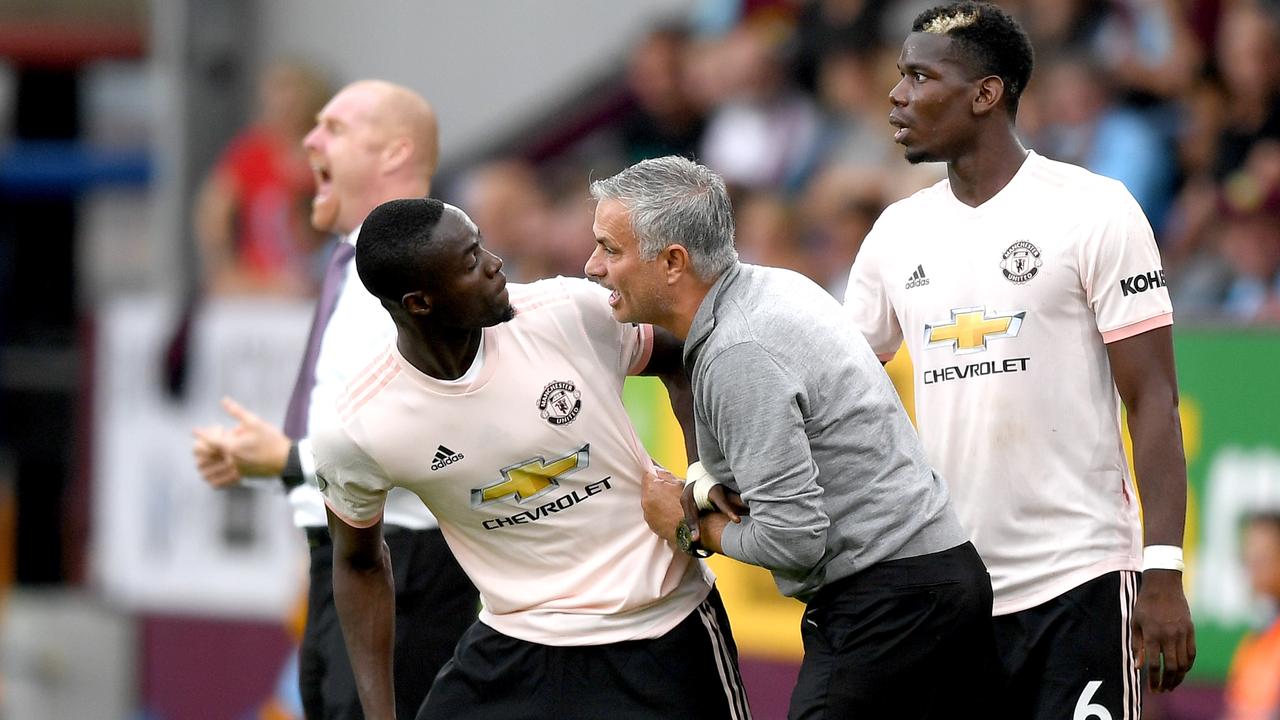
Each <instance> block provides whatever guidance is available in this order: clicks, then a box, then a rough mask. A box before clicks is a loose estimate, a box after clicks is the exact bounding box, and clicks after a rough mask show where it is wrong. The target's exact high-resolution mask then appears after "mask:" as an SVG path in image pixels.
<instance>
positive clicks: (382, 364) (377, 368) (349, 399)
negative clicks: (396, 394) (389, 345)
mask: <svg viewBox="0 0 1280 720" xmlns="http://www.w3.org/2000/svg"><path fill="white" fill-rule="evenodd" d="M398 369H399V367H398V366H397V365H396V362H395V358H394V357H392V355H391V352H390V351H387V353H386V354H384V355H383V357H382V358H380V359H379V361H378V362H376V363H375V364H374V365H373V366H370V368H369V369H368V370H366V371H365V372H364V373H362V374H361V375H360V376H359V377H357V378H356V380H353V381H352V383H351V385H349V386H348V387H347V392H346V394H345V395H343V397H342V398H341V399H339V400H338V411H339V412H344V411H345V410H346V409H347V407H348V406H350V405H353V404H355V403H356V402H357V401H358V400H359V398H360V397H361V396H362V395H364V394H365V392H366V391H367V390H368V389H369V388H370V387H371V386H373V385H375V384H377V383H378V382H379V381H380V380H381V379H382V378H383V377H385V376H386V375H387V373H388V372H391V371H392V370H398Z"/></svg>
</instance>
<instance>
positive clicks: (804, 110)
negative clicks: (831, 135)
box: [701, 20, 821, 193]
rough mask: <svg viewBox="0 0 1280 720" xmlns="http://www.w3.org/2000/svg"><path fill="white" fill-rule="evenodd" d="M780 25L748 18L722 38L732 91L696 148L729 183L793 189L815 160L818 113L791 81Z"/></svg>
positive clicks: (724, 65) (723, 59) (723, 68)
mask: <svg viewBox="0 0 1280 720" xmlns="http://www.w3.org/2000/svg"><path fill="white" fill-rule="evenodd" d="M785 29H786V28H785V27H784V26H782V25H781V24H780V23H778V22H777V21H773V20H770V21H766V22H760V23H755V24H751V23H748V24H746V25H744V26H742V27H740V28H738V29H736V30H734V31H733V32H731V33H730V34H729V35H727V36H726V37H725V38H724V39H723V40H722V43H723V45H722V48H721V54H720V56H719V58H720V62H721V67H720V72H721V73H725V74H726V75H725V82H726V84H727V90H728V95H729V99H728V101H727V102H726V103H724V104H723V105H721V106H720V107H719V108H717V109H716V111H715V113H714V114H713V115H712V117H711V122H710V125H709V126H708V127H707V134H706V136H705V138H704V139H703V144H702V153H701V155H702V160H703V161H704V162H705V163H706V164H707V166H709V167H710V168H711V169H712V170H714V171H716V172H717V173H718V174H719V175H721V176H722V177H723V178H724V180H725V182H726V183H727V184H728V185H730V186H734V187H743V188H750V189H756V190H769V189H779V190H783V191H785V192H788V193H791V192H795V191H796V190H798V189H799V188H800V187H801V186H802V185H803V184H804V182H805V180H807V179H808V177H809V174H810V173H811V172H812V170H813V168H814V165H815V163H816V161H817V157H816V155H817V150H818V140H819V136H820V131H821V120H820V116H819V113H818V110H817V107H816V105H815V103H814V102H813V100H812V98H810V97H809V96H808V95H805V94H804V93H802V92H799V91H798V90H796V89H795V88H794V87H793V86H792V85H791V83H790V82H789V75H788V72H787V67H786V65H785V63H784V62H783V55H782V52H783V47H784V44H783V41H784V40H785V39H786V35H785V34H784V33H785Z"/></svg>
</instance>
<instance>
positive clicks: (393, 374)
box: [339, 365, 400, 422]
mask: <svg viewBox="0 0 1280 720" xmlns="http://www.w3.org/2000/svg"><path fill="white" fill-rule="evenodd" d="M399 376H400V366H399V365H395V366H393V367H392V368H391V369H390V370H389V371H387V372H385V373H383V374H382V379H381V380H379V381H378V384H377V385H374V386H373V387H371V388H369V389H368V390H367V391H365V392H364V393H362V394H361V395H360V397H359V398H355V397H354V396H353V398H352V402H351V404H349V405H348V406H347V407H346V408H345V409H343V408H339V412H340V413H341V414H342V421H343V422H346V421H347V420H350V419H351V417H352V416H353V415H355V414H356V413H357V412H359V411H360V408H362V407H364V406H365V403H367V402H369V401H370V400H372V399H373V398H374V397H376V396H377V395H378V393H379V392H380V391H381V390H382V388H384V387H386V386H387V385H389V384H391V381H392V380H395V379H396V378H397V377H399Z"/></svg>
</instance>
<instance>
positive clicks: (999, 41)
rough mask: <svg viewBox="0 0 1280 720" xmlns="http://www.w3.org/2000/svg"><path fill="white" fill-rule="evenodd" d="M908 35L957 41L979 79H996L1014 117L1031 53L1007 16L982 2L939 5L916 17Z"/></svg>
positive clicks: (1019, 28) (1028, 42)
mask: <svg viewBox="0 0 1280 720" xmlns="http://www.w3.org/2000/svg"><path fill="white" fill-rule="evenodd" d="M911 32H928V33H937V34H941V35H946V36H947V37H949V38H951V39H953V40H955V41H957V42H956V44H957V45H958V46H959V47H960V48H961V49H962V50H963V52H964V53H965V54H966V55H967V56H968V60H969V61H970V62H971V63H973V66H974V69H975V70H977V71H978V72H980V73H982V75H983V76H986V75H998V76H999V77H1000V80H1001V81H1003V82H1004V96H1005V98H1006V99H1007V102H1008V108H1009V115H1010V116H1015V115H1017V114H1018V100H1019V99H1020V98H1021V97H1022V91H1023V90H1025V89H1026V88H1027V83H1028V82H1029V81H1030V80H1031V68H1032V66H1033V65H1034V64H1035V51H1034V50H1032V49H1031V38H1029V37H1027V33H1026V31H1025V30H1023V29H1022V26H1021V25H1019V24H1018V21H1017V20H1014V19H1013V17H1011V16H1010V15H1009V14H1008V13H1006V12H1005V11H1004V10H1002V9H1000V8H999V7H998V6H996V5H992V4H991V3H986V2H958V3H951V4H949V5H940V6H938V7H935V8H931V9H929V10H925V11H924V12H922V13H920V14H919V15H917V16H916V19H915V22H913V23H912V24H911Z"/></svg>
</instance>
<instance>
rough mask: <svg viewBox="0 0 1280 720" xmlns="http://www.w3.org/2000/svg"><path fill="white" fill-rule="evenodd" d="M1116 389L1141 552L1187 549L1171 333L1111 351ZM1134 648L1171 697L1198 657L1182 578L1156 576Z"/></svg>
mask: <svg viewBox="0 0 1280 720" xmlns="http://www.w3.org/2000/svg"><path fill="white" fill-rule="evenodd" d="M1107 354H1108V356H1109V357H1110V360H1111V372H1112V376H1113V377H1114V379H1115V383H1116V389H1117V390H1118V391H1119V392H1120V398H1121V400H1123V401H1124V405H1125V408H1126V409H1127V410H1128V412H1129V434H1130V436H1131V437H1132V438H1133V463H1134V469H1135V470H1136V471H1137V475H1138V482H1139V484H1140V489H1141V496H1142V515H1143V526H1144V534H1145V538H1144V543H1143V544H1144V545H1146V546H1151V545H1173V546H1177V547H1182V533H1183V526H1184V524H1185V522H1186V513H1187V465H1186V458H1185V456H1184V454H1183V450H1182V423H1181V421H1180V420H1179V418H1178V384H1177V379H1176V377H1175V374H1174V363H1173V330H1172V328H1171V327H1170V326H1165V327H1162V328H1157V329H1154V330H1149V331H1147V332H1144V333H1141V334H1138V335H1135V336H1133V337H1130V338H1125V339H1124V340H1118V341H1116V342H1113V343H1110V344H1108V345H1107ZM1133 634H1134V638H1133V639H1134V642H1133V647H1134V648H1135V649H1136V651H1137V652H1138V653H1139V662H1142V663H1145V664H1146V666H1147V672H1148V678H1149V682H1150V685H1151V689H1152V690H1155V691H1157V692H1160V691H1168V690H1172V689H1174V688H1175V687H1177V686H1178V684H1179V683H1181V682H1182V678H1183V677H1185V676H1186V674H1187V671H1188V670H1190V669H1191V665H1192V663H1194V662H1195V657H1196V643H1195V627H1194V626H1193V625H1192V622H1191V611H1190V609H1189V608H1188V607H1187V598H1186V596H1185V594H1184V592H1183V589H1182V573H1181V572H1180V571H1177V570H1170V569H1151V570H1146V571H1144V572H1143V573H1142V589H1141V590H1140V591H1139V592H1138V599H1137V602H1136V604H1135V607H1134V612H1133Z"/></svg>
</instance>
